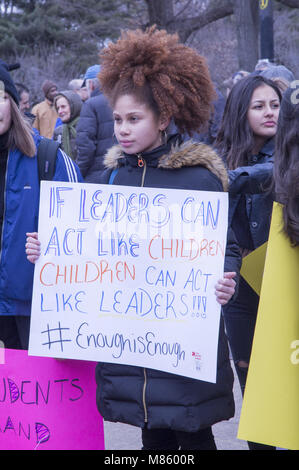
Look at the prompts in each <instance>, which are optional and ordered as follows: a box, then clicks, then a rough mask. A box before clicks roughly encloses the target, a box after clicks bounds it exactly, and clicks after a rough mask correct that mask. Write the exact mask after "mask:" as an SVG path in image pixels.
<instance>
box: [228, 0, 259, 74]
mask: <svg viewBox="0 0 299 470" xmlns="http://www.w3.org/2000/svg"><path fill="white" fill-rule="evenodd" d="M234 13H235V19H236V28H237V40H238V59H239V68H240V70H248V71H250V72H251V71H252V70H254V67H255V65H256V63H257V61H258V57H259V40H258V37H259V35H258V33H259V17H258V0H250V2H249V1H248V0H238V1H237V2H235V7H234Z"/></svg>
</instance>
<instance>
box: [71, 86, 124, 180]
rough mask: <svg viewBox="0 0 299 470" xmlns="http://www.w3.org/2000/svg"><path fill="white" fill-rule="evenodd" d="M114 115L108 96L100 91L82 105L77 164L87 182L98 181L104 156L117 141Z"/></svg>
mask: <svg viewBox="0 0 299 470" xmlns="http://www.w3.org/2000/svg"><path fill="white" fill-rule="evenodd" d="M113 126H114V123H113V116H112V111H111V108H110V106H109V104H108V101H107V99H106V97H105V96H104V95H103V94H102V93H100V94H98V95H97V96H94V97H92V98H89V99H88V100H87V101H85V103H84V104H83V106H82V109H81V113H80V119H79V122H78V124H77V128H76V129H77V138H76V144H77V153H78V156H77V164H78V166H79V168H80V171H81V174H82V176H83V178H84V180H85V181H86V182H89V183H96V182H97V181H98V179H99V173H100V172H101V171H102V170H103V169H104V166H103V157H104V155H105V153H106V152H107V150H108V149H109V148H110V147H111V146H112V145H113V143H115V140H114V138H113V128H114V127H113Z"/></svg>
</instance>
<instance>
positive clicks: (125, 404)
mask: <svg viewBox="0 0 299 470" xmlns="http://www.w3.org/2000/svg"><path fill="white" fill-rule="evenodd" d="M99 79H100V82H101V86H102V90H103V92H104V93H105V94H106V95H107V97H108V99H109V100H110V102H111V106H112V109H113V115H114V132H115V136H116V138H117V140H118V145H116V146H114V147H112V148H111V149H110V150H109V151H108V153H107V155H106V157H105V160H104V164H105V168H106V169H105V170H104V171H103V172H102V173H101V176H100V177H99V181H98V182H99V183H110V184H112V182H113V184H116V185H127V186H144V187H152V188H176V189H178V190H179V189H187V190H190V191H192V190H207V191H223V190H227V186H228V177H227V173H226V170H225V167H224V164H223V162H222V160H221V159H220V158H219V157H218V156H217V155H216V153H215V152H214V151H213V150H212V149H211V148H209V147H208V146H206V145H203V144H198V143H194V142H192V141H191V140H190V141H188V142H185V143H183V141H182V138H181V136H180V134H178V133H171V131H170V128H171V126H170V124H171V121H173V123H174V124H175V126H176V128H177V129H179V131H180V132H188V133H192V131H198V130H200V128H201V127H202V126H203V125H204V124H205V123H207V122H208V119H209V116H210V110H211V102H212V99H213V97H214V90H213V86H212V82H211V79H210V76H209V72H208V69H207V66H206V64H205V61H204V59H203V57H201V56H200V55H199V54H197V53H196V52H195V51H194V50H192V49H190V48H188V47H186V46H184V45H182V44H180V43H179V42H178V38H177V36H176V35H169V34H167V33H166V32H165V31H158V30H156V29H155V28H151V29H149V30H148V31H146V32H142V31H139V30H138V31H131V32H126V33H124V34H123V35H122V36H121V38H120V39H119V40H118V41H117V42H116V43H115V44H113V43H111V44H110V45H109V46H108V47H107V48H106V49H104V50H103V52H102V54H101V72H100V74H99ZM240 260H241V258H240V253H239V250H238V247H237V245H236V243H235V241H234V239H233V238H232V236H231V235H229V236H228V243H227V250H226V257H225V274H224V275H223V279H220V280H219V282H218V284H217V285H216V288H215V291H216V298H217V301H218V302H219V303H220V304H221V305H224V304H226V303H227V302H229V300H230V299H231V297H232V296H233V295H234V292H235V285H236V281H235V280H234V278H237V277H238V272H239V267H240ZM96 380H97V385H98V389H97V405H98V409H99V411H100V413H101V415H102V416H103V418H104V419H105V420H107V421H114V422H117V421H119V422H123V423H127V424H132V425H134V426H138V427H140V428H141V429H142V441H143V449H162V450H165V449H179V448H181V449H216V446H215V442H214V437H213V434H212V429H211V426H212V425H213V424H215V423H216V422H219V421H221V420H225V419H229V418H231V417H232V416H233V415H234V399H233V393H232V385H233V372H232V369H231V366H230V360H229V355H228V347H227V342H226V337H225V334H224V330H223V324H222V321H221V324H220V333H219V347H218V364H217V382H216V383H215V384H214V383H208V382H203V381H200V380H194V379H190V378H186V377H182V376H177V375H175V374H170V373H166V372H162V371H159V370H153V369H148V368H142V367H137V366H129V365H123V364H110V363H109V364H108V363H100V364H98V365H97V368H96Z"/></svg>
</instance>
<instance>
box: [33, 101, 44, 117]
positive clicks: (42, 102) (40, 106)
mask: <svg viewBox="0 0 299 470" xmlns="http://www.w3.org/2000/svg"><path fill="white" fill-rule="evenodd" d="M44 105H45V101H41V102H40V103H36V104H35V105H34V106H33V107H32V110H31V112H32V113H33V114H34V111H37V110H39V109H40V108H43V107H44Z"/></svg>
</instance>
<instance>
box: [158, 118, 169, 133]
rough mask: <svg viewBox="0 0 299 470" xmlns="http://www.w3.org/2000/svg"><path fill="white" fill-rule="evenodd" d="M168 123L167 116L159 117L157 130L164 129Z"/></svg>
mask: <svg viewBox="0 0 299 470" xmlns="http://www.w3.org/2000/svg"><path fill="white" fill-rule="evenodd" d="M169 124H170V118H169V117H161V118H160V123H159V130H160V131H165V129H167V127H168V126H169Z"/></svg>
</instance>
